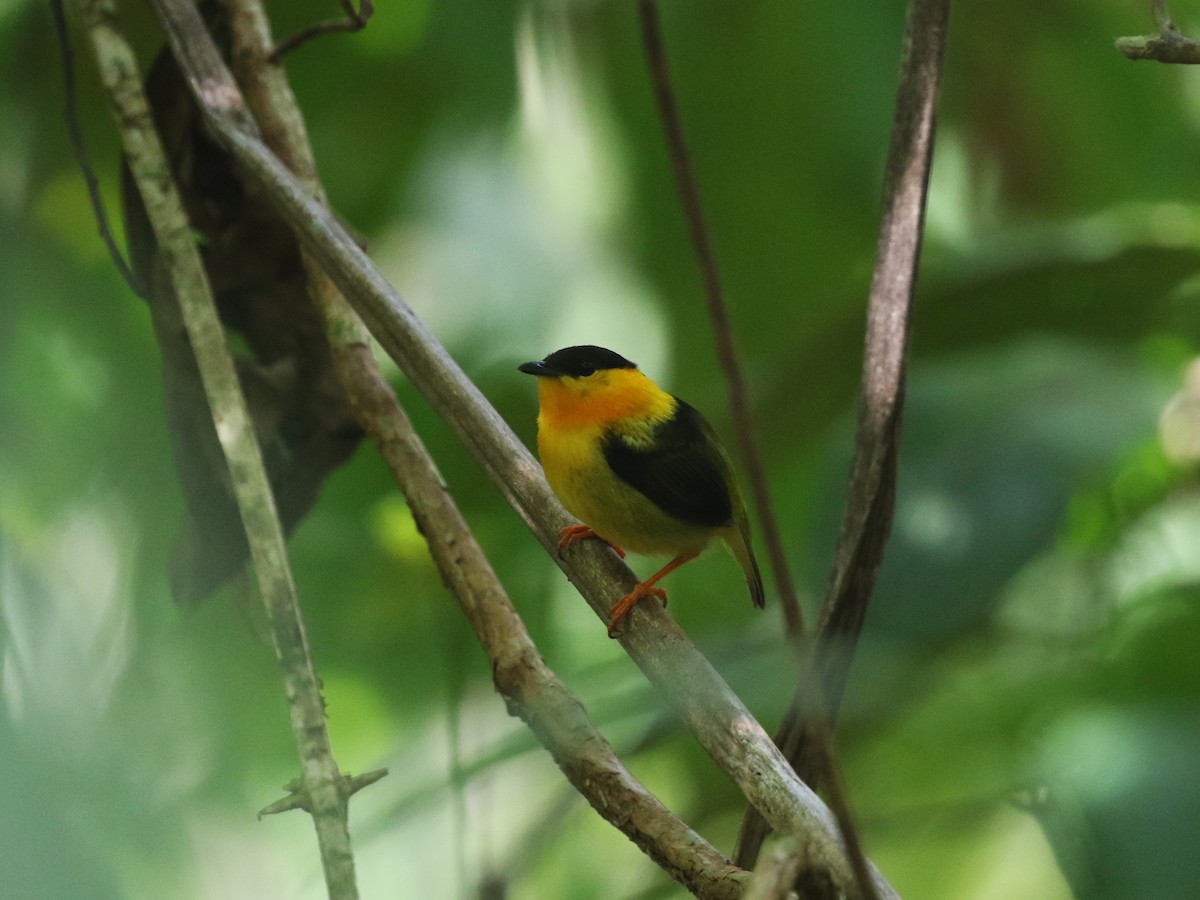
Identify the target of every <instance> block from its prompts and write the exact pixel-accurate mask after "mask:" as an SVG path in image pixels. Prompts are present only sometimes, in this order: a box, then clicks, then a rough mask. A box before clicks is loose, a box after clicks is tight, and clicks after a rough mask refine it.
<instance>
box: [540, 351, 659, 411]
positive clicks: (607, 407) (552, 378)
mask: <svg viewBox="0 0 1200 900" xmlns="http://www.w3.org/2000/svg"><path fill="white" fill-rule="evenodd" d="M517 368H518V370H519V371H521V372H524V373H525V374H527V375H536V376H537V379H538V400H539V403H540V405H541V411H542V418H543V420H544V421H546V422H547V423H549V424H552V425H558V426H572V425H576V426H578V425H604V424H608V423H611V422H614V421H617V420H619V419H625V418H629V417H631V416H638V417H647V416H650V417H654V418H660V417H662V416H664V415H669V413H670V410H671V408H673V406H674V398H672V397H671V395H670V394H667V393H665V392H663V391H662V390H660V389H659V388H658V386H657V385H655V383H654V382H653V381H651V380H650V379H649V378H647V377H646V376H645V375H643V374H642V373H641V372H640V371H638V367H637V365H636V364H634V363H632V362H630V361H629V360H627V359H626V358H625V357H623V356H621V355H620V354H619V353H614V352H613V351H611V350H606V349H605V348H604V347H594V346H591V345H585V346H581V347H567V348H565V349H563V350H556V351H555V352H554V353H551V354H550V355H549V356H547V357H546V358H545V359H541V360H538V361H536V362H527V363H522V364H521V365H520V366H518V367H517Z"/></svg>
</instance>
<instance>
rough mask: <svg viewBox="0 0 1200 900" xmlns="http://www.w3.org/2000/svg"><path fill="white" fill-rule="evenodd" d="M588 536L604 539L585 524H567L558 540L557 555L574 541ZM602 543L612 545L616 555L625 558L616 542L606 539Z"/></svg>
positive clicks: (560, 554) (582, 539) (623, 552)
mask: <svg viewBox="0 0 1200 900" xmlns="http://www.w3.org/2000/svg"><path fill="white" fill-rule="evenodd" d="M589 538H595V539H596V540H598V541H604V538H602V537H600V535H598V534H596V532H594V531H592V529H591V528H590V527H589V526H587V525H568V526H567V527H566V528H564V529H563V530H562V540H560V541H559V542H558V555H559V556H562V552H563V550H565V549H566V548H567V547H569V546H571V545H572V544H574V543H575V542H576V541H586V540H588V539H589ZM604 543H606V544H608V546H610V547H612V548H613V550H615V551H616V553H617V556H619V557H621V559H624V558H625V551H624V550H622V549H621V548H620V547H618V546H617V545H616V544H613V543H609V542H608V541H604Z"/></svg>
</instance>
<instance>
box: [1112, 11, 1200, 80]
mask: <svg viewBox="0 0 1200 900" xmlns="http://www.w3.org/2000/svg"><path fill="white" fill-rule="evenodd" d="M1150 12H1151V15H1153V16H1154V24H1155V25H1157V26H1158V33H1157V34H1146V35H1139V36H1137V37H1119V38H1117V39H1116V41H1114V44H1115V45H1116V48H1117V50H1119V51H1120V52H1121V53H1123V54H1124V55H1125V57H1126V58H1128V59H1135V60H1136V59H1149V60H1154V61H1155V62H1161V63H1178V64H1181V65H1197V64H1200V42H1198V41H1194V40H1192V39H1191V38H1187V37H1184V36H1183V35H1182V34H1181V33H1180V32H1179V29H1178V28H1176V27H1175V23H1174V22H1172V21H1171V14H1170V12H1168V10H1167V4H1166V2H1165V0H1150Z"/></svg>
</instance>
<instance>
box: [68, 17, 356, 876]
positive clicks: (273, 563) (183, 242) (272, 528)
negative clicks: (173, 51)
mask: <svg viewBox="0 0 1200 900" xmlns="http://www.w3.org/2000/svg"><path fill="white" fill-rule="evenodd" d="M79 7H80V10H81V11H82V13H83V17H84V21H85V22H86V23H87V27H88V32H89V36H90V38H91V41H92V46H93V49H94V50H95V55H96V61H97V66H98V68H99V70H100V76H101V79H102V81H103V82H104V85H105V87H106V88H107V89H108V92H109V98H110V100H111V101H112V105H113V113H114V115H115V117H116V121H117V127H118V129H119V131H120V133H121V141H122V144H123V145H124V149H125V155H126V158H127V160H128V164H129V169H130V171H131V173H132V175H133V178H134V179H135V181H136V184H137V187H138V191H139V192H140V193H141V195H142V199H143V201H144V203H145V207H146V211H147V214H148V216H149V218H150V222H151V224H152V226H153V228H154V233H155V238H156V239H157V242H158V246H159V248H160V251H159V252H160V255H161V258H162V261H163V263H164V265H165V267H166V269H167V274H168V276H169V277H170V280H171V285H172V288H173V289H174V292H175V295H176V297H177V298H178V301H179V305H180V308H181V312H182V314H183V320H184V324H185V326H186V328H187V333H188V337H189V339H190V340H191V343H192V347H193V349H194V351H195V355H196V362H197V364H198V366H199V369H200V374H201V378H202V379H203V382H204V390H205V394H206V395H207V398H208V402H209V405H210V407H211V409H212V414H213V420H214V422H215V423H216V430H217V435H218V438H219V439H220V443H221V447H222V450H223V451H224V453H225V457H226V461H227V462H228V464H229V473H230V477H231V480H232V482H233V487H234V492H235V495H236V498H237V503H238V507H239V510H240V512H241V515H242V521H243V523H244V525H245V529H246V536H247V539H248V542H249V544H250V551H251V555H252V557H253V560H254V571H255V574H256V575H257V577H258V584H259V590H260V592H261V593H262V597H263V603H264V605H265V606H266V609H267V615H268V617H269V619H270V622H271V631H272V635H273V637H274V640H275V651H276V654H277V655H278V657H279V663H280V667H281V669H282V671H283V679H284V685H285V688H286V693H287V698H288V705H289V708H290V712H291V720H292V730H293V732H294V734H295V738H296V745H297V748H298V750H299V753H300V762H301V769H302V773H303V775H302V780H301V789H302V792H303V794H304V797H303V801H302V805H303V806H304V808H306V809H308V810H309V811H310V812H311V814H312V818H313V823H314V825H315V827H316V831H317V841H318V844H319V845H320V850H321V862H322V864H323V866H324V869H325V882H326V886H327V887H328V889H329V895H330V897H331V898H337V900H354V898H357V897H358V888H357V886H356V884H355V876H354V856H353V851H352V849H351V846H350V834H349V830H348V825H347V798H348V796H349V791H348V787H347V782H346V779H345V778H344V777H343V776H342V775H341V773H340V772H339V771H338V769H337V764H336V762H335V761H334V758H333V751H332V749H331V747H330V744H329V733H328V731H327V730H326V728H325V709H324V704H323V702H322V699H321V692H320V687H319V682H318V679H317V675H316V671H315V669H314V667H313V662H312V657H311V654H310V652H309V647H308V640H307V637H306V635H305V630H304V622H303V619H302V617H301V614H300V607H299V601H298V598H297V596H296V586H295V584H294V582H293V581H292V573H291V569H290V568H289V566H288V561H287V551H286V548H285V546H284V538H283V530H282V528H281V526H280V523H279V517H278V515H277V513H276V510H275V502H274V498H273V497H272V494H271V488H270V485H269V484H268V482H267V475H266V470H265V469H264V467H263V460H262V455H261V452H260V450H259V446H258V442H257V440H256V439H255V434H254V427H253V425H252V424H251V421H250V416H249V413H248V412H247V410H246V404H245V399H244V398H243V396H242V391H241V386H240V384H239V382H238V378H237V374H236V372H235V371H234V365H233V359H232V357H231V356H230V353H229V348H228V345H227V344H226V340H225V332H224V329H223V328H222V327H221V322H220V320H219V318H218V317H217V311H216V306H215V304H214V302H213V297H212V291H211V289H210V287H209V284H208V279H207V276H206V275H205V271H204V267H203V264H202V262H201V259H200V254H199V251H198V249H197V247H196V244H195V241H194V240H193V237H192V233H191V230H190V227H189V224H188V219H187V215H186V213H185V212H184V208H183V203H182V201H181V200H180V197H179V193H178V191H177V190H176V187H175V184H174V181H173V180H172V177H171V174H170V172H171V170H170V167H169V166H168V163H167V160H166V157H165V154H164V152H163V148H162V144H161V143H160V141H159V139H158V135H157V134H156V133H155V131H154V126H153V123H152V120H151V115H150V108H149V105H148V103H147V101H146V97H145V94H144V93H143V92H142V85H141V79H140V77H139V75H138V68H137V61H136V58H135V57H134V54H133V50H132V49H131V47H130V46H129V44H128V42H127V41H126V39H125V37H124V35H123V34H122V33H121V31H120V30H119V28H118V26H117V22H116V10H115V6H114V3H113V0H79Z"/></svg>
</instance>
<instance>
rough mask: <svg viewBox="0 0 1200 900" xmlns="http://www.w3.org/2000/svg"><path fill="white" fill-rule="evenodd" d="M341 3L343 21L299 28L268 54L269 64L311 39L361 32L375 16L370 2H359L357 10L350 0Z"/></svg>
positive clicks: (317, 23)
mask: <svg viewBox="0 0 1200 900" xmlns="http://www.w3.org/2000/svg"><path fill="white" fill-rule="evenodd" d="M341 3H342V12H344V13H345V14H346V17H345V18H344V19H326V20H325V21H323V22H314V23H313V24H312V25H309V26H307V27H305V28H301V29H300V30H299V31H297V32H296V33H295V34H293V35H292V36H291V37H289V38H287V39H286V40H284V41H282V42H281V43H280V44H279V45H278V46H277V47H276V48H275V49H274V50H272V51H271V52H270V53H269V54H268V57H267V58H268V59H269V60H270V61H271V62H279V60H281V59H283V58H284V57H285V56H287V54H289V53H291V52H292V51H293V50H295V49H296V48H297V47H299V46H300V45H301V44H307V43H308V42H309V41H311V40H312V39H313V38H316V37H320V36H321V35H323V34H338V33H340V32H346V31H348V32H355V31H362V30H363V29H364V28H366V27H367V22H369V21H371V16H373V15H375V5H374V4H373V3H372V2H371V0H359V3H358V9H355V8H354V4H353V3H352V2H351V0H341Z"/></svg>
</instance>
